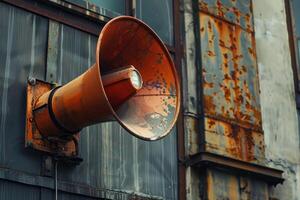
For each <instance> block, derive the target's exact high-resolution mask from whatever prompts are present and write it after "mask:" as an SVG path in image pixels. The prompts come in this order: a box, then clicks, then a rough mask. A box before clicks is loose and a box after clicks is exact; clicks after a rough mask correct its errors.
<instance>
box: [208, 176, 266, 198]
mask: <svg viewBox="0 0 300 200" xmlns="http://www.w3.org/2000/svg"><path fill="white" fill-rule="evenodd" d="M207 198H208V199H230V200H235V199H236V200H261V199H269V195H268V185H267V183H265V182H262V181H258V180H255V179H252V178H248V177H243V176H237V175H235V174H229V173H226V172H223V171H219V170H207Z"/></svg>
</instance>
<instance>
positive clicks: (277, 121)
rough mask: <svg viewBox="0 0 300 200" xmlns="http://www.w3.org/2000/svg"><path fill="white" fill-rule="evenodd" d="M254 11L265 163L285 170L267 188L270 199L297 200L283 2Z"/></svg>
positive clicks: (259, 2) (264, 1) (262, 1)
mask: <svg viewBox="0 0 300 200" xmlns="http://www.w3.org/2000/svg"><path fill="white" fill-rule="evenodd" d="M253 11H254V24H255V38H256V49H257V62H258V66H259V78H260V90H261V95H260V98H261V109H262V121H263V129H264V137H265V145H266V149H265V151H266V160H267V164H268V165H269V166H270V167H275V168H278V169H282V170H284V178H285V179H286V180H285V182H284V183H283V184H282V185H281V184H279V185H277V187H275V188H273V187H272V188H270V197H271V198H274V199H282V200H284V199H300V187H299V186H300V185H299V155H300V154H299V133H298V118H297V110H296V104H295V94H294V83H293V73H292V66H291V57H290V49H289V43H288V32H287V25H286V14H285V4H284V0H272V1H270V0H253ZM297 168H298V169H297ZM297 171H298V172H297ZM297 177H298V181H297Z"/></svg>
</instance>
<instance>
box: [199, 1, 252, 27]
mask: <svg viewBox="0 0 300 200" xmlns="http://www.w3.org/2000/svg"><path fill="white" fill-rule="evenodd" d="M199 8H200V10H201V12H205V13H209V14H211V15H214V16H216V17H218V18H220V19H224V20H226V21H228V22H230V23H232V24H236V25H238V26H240V27H241V28H243V29H244V30H247V31H249V32H251V31H253V16H252V3H251V0H199Z"/></svg>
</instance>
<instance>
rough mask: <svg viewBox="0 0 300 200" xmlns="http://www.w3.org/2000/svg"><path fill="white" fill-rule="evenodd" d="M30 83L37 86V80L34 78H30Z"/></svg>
mask: <svg viewBox="0 0 300 200" xmlns="http://www.w3.org/2000/svg"><path fill="white" fill-rule="evenodd" d="M28 83H29V84H30V85H35V84H36V79H35V78H33V77H29V78H28Z"/></svg>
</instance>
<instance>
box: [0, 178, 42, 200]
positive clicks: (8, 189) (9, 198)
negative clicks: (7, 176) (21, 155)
mask: <svg viewBox="0 0 300 200" xmlns="http://www.w3.org/2000/svg"><path fill="white" fill-rule="evenodd" d="M40 199H41V198H40V188H39V187H33V186H29V185H24V184H19V183H15V182H10V181H5V180H0V200H40Z"/></svg>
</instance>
